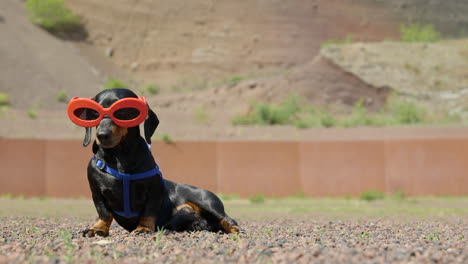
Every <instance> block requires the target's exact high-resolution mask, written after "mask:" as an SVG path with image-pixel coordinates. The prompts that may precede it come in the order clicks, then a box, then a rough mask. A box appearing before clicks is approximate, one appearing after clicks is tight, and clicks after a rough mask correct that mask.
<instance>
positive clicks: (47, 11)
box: [26, 0, 80, 32]
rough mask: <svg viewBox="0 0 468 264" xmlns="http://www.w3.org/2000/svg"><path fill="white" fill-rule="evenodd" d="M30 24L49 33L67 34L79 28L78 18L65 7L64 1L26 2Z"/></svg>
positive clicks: (30, 0) (36, 0) (34, 0)
mask: <svg viewBox="0 0 468 264" xmlns="http://www.w3.org/2000/svg"><path fill="white" fill-rule="evenodd" d="M26 9H27V10H28V11H29V18H30V20H31V22H32V23H34V24H36V25H38V26H40V27H42V28H44V29H45V30H47V31H50V32H67V31H72V30H75V29H76V28H77V27H79V26H80V18H79V17H78V16H77V15H75V14H73V13H72V11H71V10H70V9H68V8H67V7H66V6H65V0H27V1H26Z"/></svg>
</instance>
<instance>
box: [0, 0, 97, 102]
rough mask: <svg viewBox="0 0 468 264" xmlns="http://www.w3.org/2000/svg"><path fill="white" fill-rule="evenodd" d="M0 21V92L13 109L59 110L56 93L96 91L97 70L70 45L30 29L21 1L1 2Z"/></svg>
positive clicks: (4, 0) (82, 93)
mask: <svg viewBox="0 0 468 264" xmlns="http://www.w3.org/2000/svg"><path fill="white" fill-rule="evenodd" d="M0 17H1V20H0V36H1V37H0V38H1V41H0V61H1V64H0V92H3V93H7V94H9V95H10V100H11V104H12V105H13V106H14V107H15V108H20V109H28V108H30V107H32V106H34V105H42V106H43V107H46V108H48V109H61V108H63V104H61V103H59V102H58V101H57V99H56V95H57V93H58V92H59V91H62V90H63V91H65V92H66V93H67V94H73V95H76V96H87V95H89V94H90V93H95V92H96V91H97V90H99V86H100V83H101V80H100V79H101V78H102V76H101V74H100V72H99V70H98V69H97V68H95V67H93V66H92V65H91V64H90V63H89V62H88V61H87V59H86V58H85V57H83V56H81V55H80V52H79V50H78V49H77V48H76V47H75V46H74V44H73V43H70V42H66V41H62V40H60V39H57V38H56V37H53V36H51V35H50V34H48V33H47V32H45V31H43V30H41V29H40V28H38V27H36V26H34V25H32V24H31V23H30V22H29V20H28V19H27V16H26V12H25V10H24V8H23V4H22V1H17V0H3V1H1V3H0ZM72 91H73V92H72Z"/></svg>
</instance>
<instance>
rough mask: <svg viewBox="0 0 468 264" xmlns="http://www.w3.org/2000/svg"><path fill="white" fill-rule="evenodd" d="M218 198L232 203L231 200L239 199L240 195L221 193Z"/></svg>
mask: <svg viewBox="0 0 468 264" xmlns="http://www.w3.org/2000/svg"><path fill="white" fill-rule="evenodd" d="M218 196H219V198H220V199H221V200H223V201H230V200H236V199H239V195H238V194H223V193H220V194H218Z"/></svg>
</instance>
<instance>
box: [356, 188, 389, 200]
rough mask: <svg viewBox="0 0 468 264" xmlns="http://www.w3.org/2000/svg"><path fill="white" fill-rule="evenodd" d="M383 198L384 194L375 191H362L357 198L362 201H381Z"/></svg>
mask: <svg viewBox="0 0 468 264" xmlns="http://www.w3.org/2000/svg"><path fill="white" fill-rule="evenodd" d="M383 198H385V194H384V193H383V192H381V191H377V190H369V191H364V192H362V193H361V195H360V196H359V199H361V200H364V201H375V200H382V199H383Z"/></svg>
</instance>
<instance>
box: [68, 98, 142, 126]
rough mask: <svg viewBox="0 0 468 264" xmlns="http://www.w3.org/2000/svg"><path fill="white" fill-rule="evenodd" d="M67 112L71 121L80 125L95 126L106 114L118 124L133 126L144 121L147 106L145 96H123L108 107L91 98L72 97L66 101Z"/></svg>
mask: <svg viewBox="0 0 468 264" xmlns="http://www.w3.org/2000/svg"><path fill="white" fill-rule="evenodd" d="M67 113H68V117H69V118H70V120H71V121H72V122H73V123H75V124H77V125H79V126H82V127H94V126H97V125H99V122H101V120H102V119H103V118H104V116H106V115H107V116H109V117H110V118H111V119H112V120H113V121H114V123H115V124H116V125H118V126H121V127H134V126H138V125H139V124H141V123H142V122H143V121H145V119H146V117H147V115H148V107H147V105H146V100H145V97H139V98H123V99H120V100H118V101H116V102H115V103H113V104H112V105H111V106H110V107H108V108H104V107H102V105H100V104H98V103H97V102H96V101H93V100H92V99H88V98H79V97H74V98H72V99H71V100H70V102H69V103H68V107H67Z"/></svg>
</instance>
